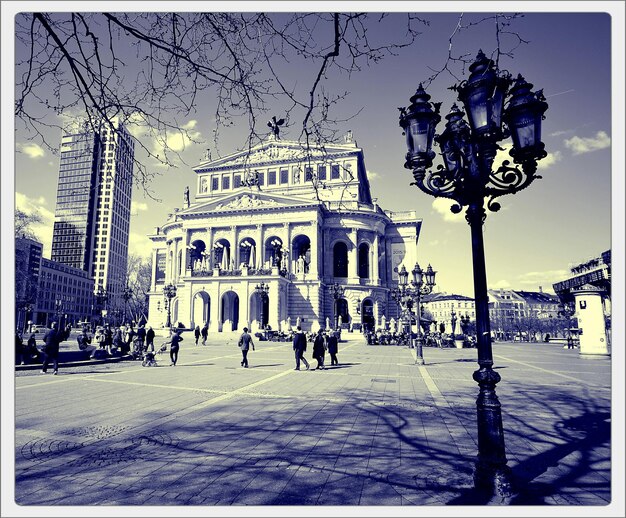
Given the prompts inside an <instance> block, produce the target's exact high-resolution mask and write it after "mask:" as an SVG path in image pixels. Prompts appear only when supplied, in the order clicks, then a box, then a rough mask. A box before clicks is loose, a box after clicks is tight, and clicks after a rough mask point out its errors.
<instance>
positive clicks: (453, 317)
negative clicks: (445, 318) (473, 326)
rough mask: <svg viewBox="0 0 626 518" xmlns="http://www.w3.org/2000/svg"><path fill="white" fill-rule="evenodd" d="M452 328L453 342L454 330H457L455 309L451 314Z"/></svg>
mask: <svg viewBox="0 0 626 518" xmlns="http://www.w3.org/2000/svg"><path fill="white" fill-rule="evenodd" d="M450 326H451V327H452V340H454V334H455V333H454V330H455V329H456V313H455V312H454V309H453V310H452V312H451V313H450Z"/></svg>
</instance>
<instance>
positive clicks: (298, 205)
mask: <svg viewBox="0 0 626 518" xmlns="http://www.w3.org/2000/svg"><path fill="white" fill-rule="evenodd" d="M194 171H195V173H196V174H197V184H196V189H195V196H194V200H193V202H192V201H191V200H190V194H189V190H188V189H187V190H186V191H185V195H184V198H183V205H182V207H180V208H177V209H175V210H174V211H173V212H172V213H171V214H169V215H168V217H167V220H166V221H165V222H164V223H163V224H162V226H160V227H157V228H156V232H155V233H154V234H152V235H150V236H149V238H150V239H151V240H152V243H153V272H152V273H153V275H152V286H151V291H150V294H149V297H150V307H149V321H150V323H151V324H152V325H156V326H159V325H163V323H164V322H165V321H166V319H167V307H166V299H165V298H164V292H163V288H164V287H165V286H166V285H169V284H173V285H174V286H176V294H175V296H174V298H172V299H171V301H170V302H169V310H170V312H171V321H172V322H173V323H177V322H182V323H183V324H184V325H185V326H187V327H195V326H196V325H199V326H200V327H202V326H203V325H204V323H205V322H207V323H208V326H209V331H210V332H231V331H238V330H241V329H242V328H243V327H244V326H247V327H249V328H251V329H252V330H253V331H255V330H257V329H258V328H259V327H260V326H261V323H263V324H266V325H269V326H271V328H272V329H274V330H285V329H286V328H288V327H295V326H296V324H298V323H299V324H300V325H301V326H302V328H303V329H305V330H313V331H315V330H317V329H319V328H320V327H327V326H330V327H334V323H335V319H336V318H337V320H339V322H340V323H341V324H342V325H343V326H344V327H346V326H351V327H353V328H357V329H358V328H360V327H361V326H363V325H379V324H380V321H381V318H382V317H383V315H385V316H386V317H387V319H389V318H391V317H393V316H396V315H395V311H396V306H395V304H394V303H393V302H391V301H390V296H389V291H390V288H391V287H393V286H394V285H395V284H396V283H397V270H396V268H397V267H398V266H399V265H400V264H402V263H404V264H405V265H406V266H407V268H409V269H410V268H412V266H413V264H415V261H416V253H417V241H418V237H419V232H420V227H421V219H418V218H417V216H416V213H415V212H414V211H405V212H391V211H385V210H383V209H381V208H380V207H379V206H378V205H377V204H376V202H375V200H373V199H372V196H371V193H370V186H369V182H368V179H367V172H366V168H365V161H364V155H363V151H362V149H359V148H358V147H357V146H356V144H355V143H354V142H352V139H351V138H350V137H347V138H346V139H345V142H344V143H342V144H327V145H325V146H323V147H316V148H308V149H307V148H306V147H303V146H302V145H301V144H299V143H298V142H295V141H283V140H278V139H276V138H271V139H268V140H267V141H265V142H263V143H262V144H259V145H257V146H256V147H254V148H252V149H251V150H249V151H247V152H245V153H235V154H233V155H230V156H226V157H223V158H220V159H218V160H206V161H204V162H202V163H201V164H199V165H198V166H196V167H194ZM335 284H338V285H340V286H341V287H342V289H343V293H342V294H341V296H337V294H336V293H334V292H333V290H332V289H331V287H332V286H333V285H335ZM263 287H265V290H261V289H260V288H263Z"/></svg>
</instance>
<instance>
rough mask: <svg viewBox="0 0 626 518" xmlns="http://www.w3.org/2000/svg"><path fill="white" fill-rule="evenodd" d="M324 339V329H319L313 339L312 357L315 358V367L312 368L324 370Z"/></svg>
mask: <svg viewBox="0 0 626 518" xmlns="http://www.w3.org/2000/svg"><path fill="white" fill-rule="evenodd" d="M325 346H326V341H325V340H324V331H322V329H320V330H319V331H318V332H317V336H316V337H315V340H314V341H313V358H315V359H316V360H317V367H315V369H314V370H317V369H321V370H324V356H325V354H326V347H325Z"/></svg>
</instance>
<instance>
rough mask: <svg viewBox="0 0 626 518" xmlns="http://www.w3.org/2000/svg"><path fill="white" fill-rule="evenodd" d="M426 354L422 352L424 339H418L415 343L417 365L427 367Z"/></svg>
mask: <svg viewBox="0 0 626 518" xmlns="http://www.w3.org/2000/svg"><path fill="white" fill-rule="evenodd" d="M425 364H426V362H425V361H424V354H423V352H422V339H421V338H418V339H417V340H416V342H415V365H425Z"/></svg>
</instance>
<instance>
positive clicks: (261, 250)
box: [250, 225, 265, 268]
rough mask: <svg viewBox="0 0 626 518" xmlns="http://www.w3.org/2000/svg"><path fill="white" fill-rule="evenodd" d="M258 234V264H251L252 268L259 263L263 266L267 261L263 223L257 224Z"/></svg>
mask: <svg viewBox="0 0 626 518" xmlns="http://www.w3.org/2000/svg"><path fill="white" fill-rule="evenodd" d="M256 235H257V237H258V240H257V243H256V262H257V264H251V265H250V268H256V267H257V265H258V264H260V265H261V267H263V264H264V261H265V227H263V225H257V226H256Z"/></svg>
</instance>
